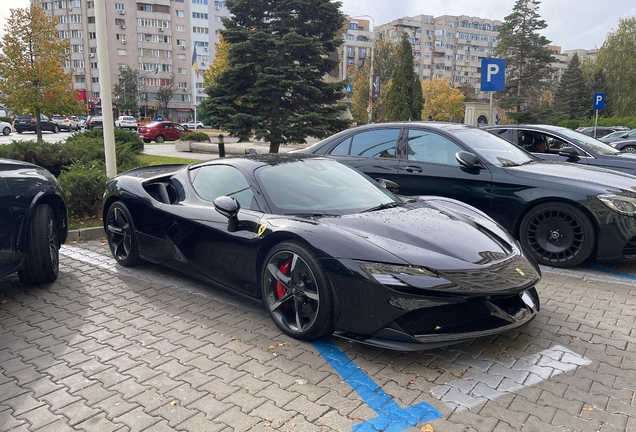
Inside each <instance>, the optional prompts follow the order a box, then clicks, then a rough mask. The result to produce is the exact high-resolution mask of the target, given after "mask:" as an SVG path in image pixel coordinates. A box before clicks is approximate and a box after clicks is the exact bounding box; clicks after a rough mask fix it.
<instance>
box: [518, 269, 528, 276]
mask: <svg viewBox="0 0 636 432" xmlns="http://www.w3.org/2000/svg"><path fill="white" fill-rule="evenodd" d="M516 270H517V273H519V274H520V275H521V276H525V275H526V274H525V273H524V272H522V271H521V269H520V268H518V269H516Z"/></svg>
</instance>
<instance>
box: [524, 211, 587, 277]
mask: <svg viewBox="0 0 636 432" xmlns="http://www.w3.org/2000/svg"><path fill="white" fill-rule="evenodd" d="M519 239H520V240H521V244H522V245H523V247H524V248H526V250H527V251H529V252H530V253H531V254H532V256H533V257H534V258H535V259H536V260H537V262H538V263H539V264H543V265H547V266H552V267H561V268H566V267H574V266H577V265H579V264H581V263H582V262H583V261H585V260H586V259H588V258H589V256H590V255H591V253H592V252H593V251H594V246H595V244H596V233H595V230H594V226H593V225H592V222H590V220H589V218H588V217H587V216H586V215H585V214H584V213H583V212H582V211H581V210H579V209H578V208H576V207H574V206H572V205H570V204H565V203H559V202H550V203H543V204H539V205H537V206H536V207H534V208H532V209H530V211H529V212H528V213H527V214H526V215H525V217H524V218H523V220H522V221H521V227H520V230H519Z"/></svg>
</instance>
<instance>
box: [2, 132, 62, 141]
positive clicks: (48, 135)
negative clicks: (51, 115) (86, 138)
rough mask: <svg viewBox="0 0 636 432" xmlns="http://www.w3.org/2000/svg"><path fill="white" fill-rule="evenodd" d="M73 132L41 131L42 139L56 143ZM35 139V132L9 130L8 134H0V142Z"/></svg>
mask: <svg viewBox="0 0 636 432" xmlns="http://www.w3.org/2000/svg"><path fill="white" fill-rule="evenodd" d="M71 133H74V132H66V131H64V132H58V133H53V132H42V139H43V140H44V141H46V142H50V143H56V142H60V141H64V140H65V139H66V138H68V137H69V135H70V134H71ZM36 139H37V135H36V134H35V132H22V133H21V134H19V133H17V132H11V134H9V135H0V144H10V143H11V141H34V140H36Z"/></svg>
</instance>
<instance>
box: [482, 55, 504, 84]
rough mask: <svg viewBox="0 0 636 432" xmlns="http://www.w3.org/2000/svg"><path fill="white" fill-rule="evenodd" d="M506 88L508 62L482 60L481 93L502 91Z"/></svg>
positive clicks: (491, 59)
mask: <svg viewBox="0 0 636 432" xmlns="http://www.w3.org/2000/svg"><path fill="white" fill-rule="evenodd" d="M505 88H506V60H505V59H498V58H485V59H482V60H481V91H500V90H504V89H505Z"/></svg>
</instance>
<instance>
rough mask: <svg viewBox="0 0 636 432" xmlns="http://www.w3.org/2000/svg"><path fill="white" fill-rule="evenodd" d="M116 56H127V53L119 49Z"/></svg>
mask: <svg viewBox="0 0 636 432" xmlns="http://www.w3.org/2000/svg"><path fill="white" fill-rule="evenodd" d="M117 55H120V56H125V55H128V51H127V50H125V49H121V48H120V49H118V50H117Z"/></svg>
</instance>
